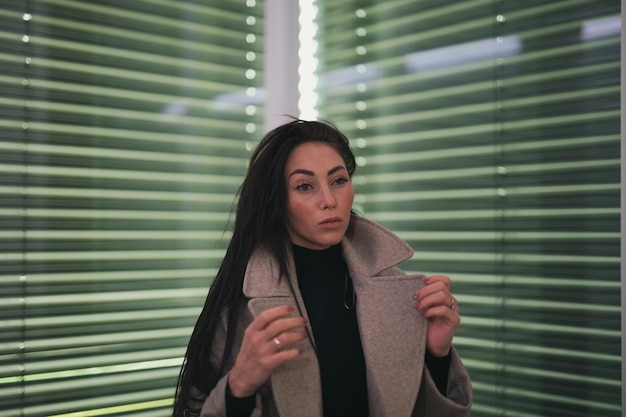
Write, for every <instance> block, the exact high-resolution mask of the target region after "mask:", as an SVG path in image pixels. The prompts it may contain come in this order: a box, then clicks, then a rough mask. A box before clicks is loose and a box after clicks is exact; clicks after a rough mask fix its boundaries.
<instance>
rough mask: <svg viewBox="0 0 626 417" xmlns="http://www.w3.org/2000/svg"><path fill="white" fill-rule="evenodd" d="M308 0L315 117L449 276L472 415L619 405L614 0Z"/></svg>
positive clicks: (362, 203) (372, 197) (394, 224)
mask: <svg viewBox="0 0 626 417" xmlns="http://www.w3.org/2000/svg"><path fill="white" fill-rule="evenodd" d="M316 5H317V8H318V15H317V18H316V22H317V25H318V27H319V30H318V32H317V38H316V39H317V41H318V43H319V47H318V54H317V58H318V60H319V66H318V70H317V75H318V77H319V82H318V85H317V89H316V91H317V93H318V94H319V102H318V110H319V113H320V118H328V119H331V120H333V121H335V122H336V123H337V124H338V125H339V126H340V127H341V128H342V129H343V130H344V131H345V132H346V133H347V134H348V136H349V137H350V138H351V142H352V145H353V147H354V148H355V151H356V153H357V155H358V157H359V163H360V167H359V169H357V176H356V177H355V186H356V189H357V197H356V203H357V209H358V210H359V211H361V212H362V213H363V214H365V215H366V216H368V217H370V218H372V219H374V220H377V221H379V222H381V223H383V224H385V225H386V226H388V227H389V228H391V229H392V230H394V231H396V232H397V233H398V234H399V235H400V236H401V237H403V238H405V239H406V240H407V241H408V242H410V244H411V245H412V246H413V247H414V248H415V250H416V254H415V256H414V257H413V259H412V260H410V261H409V262H407V264H406V265H405V268H406V269H407V270H408V271H410V272H425V273H445V274H449V275H450V276H451V277H452V279H453V287H452V289H453V292H454V294H455V296H457V298H458V300H459V304H460V308H461V311H462V324H461V326H460V328H459V329H458V331H457V334H456V337H455V346H456V347H457V349H458V350H459V352H460V353H461V355H462V357H463V358H464V361H465V363H466V365H467V367H468V369H469V371H470V374H471V376H472V380H473V387H474V393H475V403H474V406H473V411H472V416H473V417H480V416H504V415H506V416H518V417H521V416H523V417H540V416H563V417H565V416H567V417H575V416H580V417H583V416H619V415H621V398H620V396H621V381H620V379H621V376H620V372H621V360H622V359H621V353H620V346H621V334H620V315H621V313H620V234H619V233H620V6H619V2H615V1H590V0H562V1H550V2H547V1H538V0H537V1H525V2H514V1H491V0H489V1H486V0H469V1H462V2H459V1H447V0H446V1H441V0H436V1H435V0H425V1H412V0H388V1H374V0H328V1H326V0H317V1H316Z"/></svg>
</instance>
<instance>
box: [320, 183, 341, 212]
mask: <svg viewBox="0 0 626 417" xmlns="http://www.w3.org/2000/svg"><path fill="white" fill-rule="evenodd" d="M321 194H322V209H327V208H335V207H336V206H337V200H336V199H335V196H334V195H333V193H332V191H331V190H330V188H328V187H322V191H321Z"/></svg>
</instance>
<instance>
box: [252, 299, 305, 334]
mask: <svg viewBox="0 0 626 417" xmlns="http://www.w3.org/2000/svg"><path fill="white" fill-rule="evenodd" d="M293 311H294V307H293V306H289V305H284V306H278V307H272V308H269V309H267V310H265V311H264V312H262V313H261V314H259V315H258V316H257V317H256V318H255V319H254V320H253V321H252V323H250V325H249V326H248V328H249V329H250V330H252V331H259V330H263V329H265V328H266V327H267V326H268V325H269V324H270V323H272V322H273V321H274V320H277V319H279V318H282V317H287V316H289V315H290V314H291V313H293Z"/></svg>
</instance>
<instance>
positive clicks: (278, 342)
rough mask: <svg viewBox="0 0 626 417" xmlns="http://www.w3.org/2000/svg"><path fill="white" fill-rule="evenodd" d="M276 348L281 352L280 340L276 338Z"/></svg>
mask: <svg viewBox="0 0 626 417" xmlns="http://www.w3.org/2000/svg"><path fill="white" fill-rule="evenodd" d="M274 346H276V349H278V350H280V340H278V337H275V338H274Z"/></svg>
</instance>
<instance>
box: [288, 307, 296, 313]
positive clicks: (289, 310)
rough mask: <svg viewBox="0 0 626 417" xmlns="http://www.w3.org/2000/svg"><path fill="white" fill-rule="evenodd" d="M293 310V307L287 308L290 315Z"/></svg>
mask: <svg viewBox="0 0 626 417" xmlns="http://www.w3.org/2000/svg"><path fill="white" fill-rule="evenodd" d="M294 309H295V307H294V306H287V311H288V312H290V313H291V312H292V311H293V310H294Z"/></svg>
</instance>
